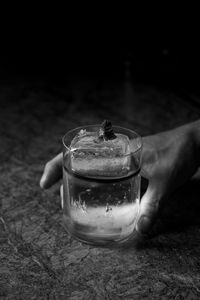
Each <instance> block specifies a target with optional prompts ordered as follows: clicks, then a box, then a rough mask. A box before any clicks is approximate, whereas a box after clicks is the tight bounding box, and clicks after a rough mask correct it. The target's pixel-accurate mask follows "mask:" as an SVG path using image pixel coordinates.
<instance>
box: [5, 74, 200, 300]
mask: <svg viewBox="0 0 200 300" xmlns="http://www.w3.org/2000/svg"><path fill="white" fill-rule="evenodd" d="M189 97H191V101H190V102H188V101H187V100H188V95H186V96H185V95H183V94H182V95H180V94H179V95H178V94H175V93H173V92H169V91H165V90H161V89H157V88H155V87H152V86H147V85H141V84H135V85H132V84H131V82H129V81H122V80H119V79H116V80H114V79H113V80H110V79H109V78H108V79H107V80H103V79H102V78H101V79H90V78H87V79H85V78H80V77H79V78H76V77H75V78H72V79H70V80H67V79H66V81H63V82H62V83H60V84H53V83H52V82H51V81H44V80H43V81H41V80H40V81H38V80H34V81H29V82H23V81H18V82H14V83H13V82H12V83H9V84H8V83H4V84H1V85H0V106H1V107H0V142H1V143H0V145H1V146H0V182H1V184H0V299H74V300H75V299H114V300H117V299H199V298H200V204H199V203H198V201H199V199H200V190H199V181H198V180H193V181H191V182H189V183H188V184H186V186H184V187H183V188H182V189H181V190H180V191H178V192H177V193H176V195H174V196H173V197H172V198H171V201H170V202H169V206H168V207H167V208H166V209H165V210H164V212H163V216H162V219H161V220H160V221H159V222H158V225H157V228H158V231H157V232H158V234H157V235H156V236H154V237H153V238H152V239H150V240H149V241H147V242H146V243H145V244H144V245H143V246H142V247H141V248H139V249H135V248H134V246H133V247H130V248H129V249H108V248H96V247H91V246H88V245H84V244H81V243H80V242H78V241H76V240H74V239H72V238H70V236H69V235H68V234H67V233H66V231H65V230H64V228H63V223H62V211H61V207H60V198H59V194H58V188H59V183H57V184H56V186H54V187H53V188H51V189H50V190H48V191H42V190H41V189H40V187H39V184H38V183H39V179H40V176H41V174H42V169H43V166H44V164H45V162H47V161H48V160H49V159H50V158H52V157H53V156H54V155H55V154H57V153H58V152H59V151H60V150H61V137H62V135H63V134H64V133H65V132H66V131H68V130H69V129H72V128H74V127H77V126H80V125H82V124H84V125H85V124H93V123H99V122H102V120H103V119H105V118H110V119H111V120H112V122H113V123H114V124H118V125H121V126H125V127H129V128H131V129H133V130H135V131H137V132H139V133H140V134H141V135H147V134H150V133H155V132H158V131H161V130H165V129H169V128H173V127H175V126H178V125H181V124H183V123H185V122H189V121H192V120H195V119H198V118H199V116H200V108H199V107H200V106H199V100H198V97H196V96H194V95H190V96H189Z"/></svg>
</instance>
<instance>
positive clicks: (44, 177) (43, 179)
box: [40, 174, 46, 189]
mask: <svg viewBox="0 0 200 300" xmlns="http://www.w3.org/2000/svg"><path fill="white" fill-rule="evenodd" d="M45 181H46V175H45V174H43V175H42V178H41V179H40V187H41V188H42V189H43V188H45Z"/></svg>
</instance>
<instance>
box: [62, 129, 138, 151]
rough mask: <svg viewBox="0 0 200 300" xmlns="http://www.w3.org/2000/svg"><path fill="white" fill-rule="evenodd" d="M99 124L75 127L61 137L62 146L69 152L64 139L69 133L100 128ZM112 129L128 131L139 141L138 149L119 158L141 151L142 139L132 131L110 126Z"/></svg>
mask: <svg viewBox="0 0 200 300" xmlns="http://www.w3.org/2000/svg"><path fill="white" fill-rule="evenodd" d="M100 126H101V124H91V125H85V126H78V127H75V128H73V129H70V130H69V131H68V132H66V133H65V134H64V135H63V137H62V144H63V146H64V147H65V148H66V149H67V150H69V151H71V149H70V147H68V146H67V145H66V143H65V138H66V136H67V135H69V134H70V133H72V132H73V131H78V130H81V129H86V128H91V127H100ZM112 127H113V128H116V129H117V128H119V129H122V130H127V131H129V132H130V133H132V134H134V135H135V138H138V139H139V140H140V146H138V148H137V149H136V150H134V151H131V152H130V153H129V154H124V155H120V156H119V157H126V156H130V155H131V154H135V153H137V152H138V151H140V150H142V147H143V143H142V137H141V136H140V135H139V134H138V133H137V132H135V131H134V130H132V129H129V128H126V127H122V126H117V125H113V126H112ZM116 133H117V132H116Z"/></svg>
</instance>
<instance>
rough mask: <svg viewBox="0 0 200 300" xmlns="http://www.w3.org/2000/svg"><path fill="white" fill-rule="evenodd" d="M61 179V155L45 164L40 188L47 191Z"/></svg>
mask: <svg viewBox="0 0 200 300" xmlns="http://www.w3.org/2000/svg"><path fill="white" fill-rule="evenodd" d="M61 177H62V153H60V154H58V155H57V156H56V157H54V158H53V159H52V160H50V161H49V162H47V164H46V165H45V168H44V172H43V175H42V177H41V179H40V186H41V188H43V189H48V188H49V187H51V186H52V185H53V184H54V183H56V182H57V181H58V180H59V179H60V178H61Z"/></svg>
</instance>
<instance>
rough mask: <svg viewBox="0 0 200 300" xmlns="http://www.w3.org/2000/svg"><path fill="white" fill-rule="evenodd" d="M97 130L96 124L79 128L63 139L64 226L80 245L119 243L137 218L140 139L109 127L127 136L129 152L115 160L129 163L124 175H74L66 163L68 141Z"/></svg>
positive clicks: (132, 231)
mask: <svg viewBox="0 0 200 300" xmlns="http://www.w3.org/2000/svg"><path fill="white" fill-rule="evenodd" d="M99 128H100V125H89V126H85V127H79V128H76V129H73V130H71V131H69V132H68V133H67V134H66V135H65V136H64V137H63V187H64V190H63V191H64V193H63V216H64V224H65V227H66V229H67V231H68V232H69V233H70V234H71V235H72V236H74V237H75V238H77V239H79V240H81V241H82V242H86V243H89V244H93V245H111V244H112V245H113V244H121V243H124V242H126V241H127V240H129V239H130V238H131V237H132V236H133V233H134V229H135V224H136V220H137V216H138V211H139V202H140V181H141V177H140V161H141V149H142V140H141V137H140V136H139V135H138V134H137V133H136V132H134V131H131V130H129V129H126V128H122V127H119V126H113V129H114V132H115V133H116V134H117V133H118V134H123V135H126V136H128V137H129V140H130V152H129V154H126V155H123V156H120V157H119V159H120V160H123V161H124V160H127V161H129V165H130V168H129V171H128V172H127V173H126V174H125V175H120V174H118V171H116V172H114V173H112V174H111V175H110V176H102V175H101V172H100V175H98V174H95V175H90V174H89V173H87V174H82V173H79V172H74V171H73V169H72V166H71V163H70V157H71V150H70V144H71V141H72V140H73V138H74V137H75V136H76V135H77V133H79V132H80V130H81V129H83V130H85V129H86V130H87V131H89V132H97V130H99ZM99 159H100V160H101V158H99ZM99 163H101V161H99ZM108 163H109V161H108Z"/></svg>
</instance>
